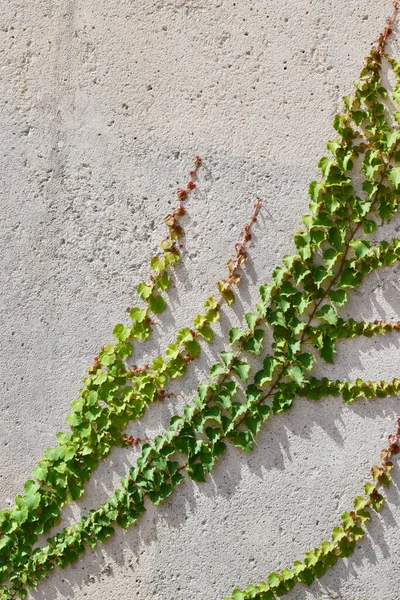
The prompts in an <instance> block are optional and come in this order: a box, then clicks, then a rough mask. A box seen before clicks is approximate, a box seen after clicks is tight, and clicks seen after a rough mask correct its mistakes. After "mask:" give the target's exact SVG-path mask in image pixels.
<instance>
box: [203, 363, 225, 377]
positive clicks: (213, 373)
mask: <svg viewBox="0 0 400 600" xmlns="http://www.w3.org/2000/svg"><path fill="white" fill-rule="evenodd" d="M226 372H227V371H226V367H224V366H223V365H221V363H216V364H215V365H213V366H212V367H211V369H210V372H209V374H208V376H209V377H210V378H213V377H219V376H220V375H225V374H226Z"/></svg>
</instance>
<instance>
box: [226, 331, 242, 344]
mask: <svg viewBox="0 0 400 600" xmlns="http://www.w3.org/2000/svg"><path fill="white" fill-rule="evenodd" d="M244 335H245V333H244V332H243V331H241V330H240V329H238V328H237V327H232V329H230V330H229V343H230V344H234V343H235V342H237V341H238V340H240V339H241V338H242V337H243V336H244Z"/></svg>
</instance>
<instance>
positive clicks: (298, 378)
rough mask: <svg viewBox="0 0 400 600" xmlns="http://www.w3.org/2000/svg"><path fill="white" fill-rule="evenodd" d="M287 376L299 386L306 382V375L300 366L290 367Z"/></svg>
mask: <svg viewBox="0 0 400 600" xmlns="http://www.w3.org/2000/svg"><path fill="white" fill-rule="evenodd" d="M287 374H288V376H289V377H291V378H292V379H293V381H295V382H296V383H297V385H301V384H302V383H303V381H304V373H303V370H302V369H301V367H299V365H292V366H291V367H289V369H287Z"/></svg>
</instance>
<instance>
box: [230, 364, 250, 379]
mask: <svg viewBox="0 0 400 600" xmlns="http://www.w3.org/2000/svg"><path fill="white" fill-rule="evenodd" d="M232 369H233V370H234V371H235V373H236V375H237V376H238V377H239V379H241V380H242V381H247V380H248V378H249V372H250V365H249V364H248V363H247V362H246V361H244V360H240V361H237V362H235V363H234V364H233V365H232Z"/></svg>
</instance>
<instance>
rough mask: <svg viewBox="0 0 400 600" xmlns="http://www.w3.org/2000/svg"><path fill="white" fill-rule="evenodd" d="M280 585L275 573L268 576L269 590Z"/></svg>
mask: <svg viewBox="0 0 400 600" xmlns="http://www.w3.org/2000/svg"><path fill="white" fill-rule="evenodd" d="M280 583H281V580H280V578H279V575H278V574H277V573H274V572H272V573H270V574H269V575H268V585H269V586H270V587H271V588H276V587H278V586H279V585H280Z"/></svg>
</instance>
